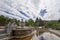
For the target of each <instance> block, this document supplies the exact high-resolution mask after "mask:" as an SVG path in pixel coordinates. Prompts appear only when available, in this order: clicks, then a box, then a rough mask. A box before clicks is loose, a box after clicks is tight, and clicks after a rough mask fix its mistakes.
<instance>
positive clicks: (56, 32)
mask: <svg viewBox="0 0 60 40" xmlns="http://www.w3.org/2000/svg"><path fill="white" fill-rule="evenodd" d="M50 31H51V32H53V33H55V34H57V35H59V36H60V30H50Z"/></svg>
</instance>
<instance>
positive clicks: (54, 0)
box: [0, 0, 60, 20]
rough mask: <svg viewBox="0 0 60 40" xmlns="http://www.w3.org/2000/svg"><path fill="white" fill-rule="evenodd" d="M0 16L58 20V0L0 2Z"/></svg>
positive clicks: (59, 4)
mask: <svg viewBox="0 0 60 40" xmlns="http://www.w3.org/2000/svg"><path fill="white" fill-rule="evenodd" d="M0 15H4V16H8V17H10V18H17V19H30V18H31V19H33V20H35V19H36V18H37V17H39V18H41V19H43V20H58V19H60V0H0Z"/></svg>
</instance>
